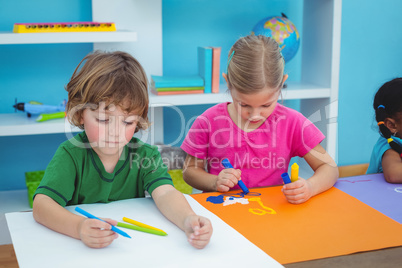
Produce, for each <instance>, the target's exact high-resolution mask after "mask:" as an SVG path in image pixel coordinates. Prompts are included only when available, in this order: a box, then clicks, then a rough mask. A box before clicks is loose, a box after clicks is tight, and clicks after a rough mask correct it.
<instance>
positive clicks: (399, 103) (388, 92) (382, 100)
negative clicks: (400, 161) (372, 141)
mask: <svg viewBox="0 0 402 268" xmlns="http://www.w3.org/2000/svg"><path fill="white" fill-rule="evenodd" d="M373 108H374V110H375V117H376V121H377V124H378V127H379V129H380V132H381V134H382V136H383V137H384V138H386V139H387V141H388V143H389V145H390V146H391V148H392V149H394V150H395V151H396V152H398V154H399V155H400V156H401V157H402V146H401V144H399V143H398V142H396V141H395V140H394V139H393V138H392V137H391V136H392V133H391V131H390V130H389V128H388V127H387V126H386V125H385V123H384V121H385V119H386V118H394V119H395V118H397V117H398V113H402V78H395V79H393V80H391V81H389V82H386V83H385V84H384V85H382V86H381V87H380V89H379V90H378V91H377V93H376V95H375V97H374V102H373Z"/></svg>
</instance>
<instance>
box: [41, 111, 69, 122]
mask: <svg viewBox="0 0 402 268" xmlns="http://www.w3.org/2000/svg"><path fill="white" fill-rule="evenodd" d="M64 117H66V113H65V112H57V113H52V114H40V115H39V116H38V118H36V122H43V121H47V120H50V119H58V118H64Z"/></svg>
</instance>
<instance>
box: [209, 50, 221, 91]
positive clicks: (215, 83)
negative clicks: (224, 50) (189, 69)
mask: <svg viewBox="0 0 402 268" xmlns="http://www.w3.org/2000/svg"><path fill="white" fill-rule="evenodd" d="M220 61H221V48H220V47H212V89H211V92H212V93H219V78H220Z"/></svg>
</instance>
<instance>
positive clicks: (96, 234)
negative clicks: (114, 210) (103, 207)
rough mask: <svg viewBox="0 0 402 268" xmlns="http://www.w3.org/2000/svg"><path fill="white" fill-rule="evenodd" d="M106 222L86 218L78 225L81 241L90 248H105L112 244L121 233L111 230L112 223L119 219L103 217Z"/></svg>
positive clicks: (114, 223)
mask: <svg viewBox="0 0 402 268" xmlns="http://www.w3.org/2000/svg"><path fill="white" fill-rule="evenodd" d="M103 220H105V221H107V222H108V223H106V222H103V221H100V220H96V219H89V218H84V219H83V220H82V221H81V223H80V225H79V226H78V233H79V234H80V238H81V241H82V242H83V243H84V244H85V245H87V246H88V247H90V248H104V247H107V246H108V245H110V244H111V243H112V242H113V240H115V239H116V238H117V237H118V236H119V235H118V234H116V233H115V232H113V231H111V230H110V229H111V228H112V226H111V225H110V224H112V225H116V224H117V221H115V220H112V219H103Z"/></svg>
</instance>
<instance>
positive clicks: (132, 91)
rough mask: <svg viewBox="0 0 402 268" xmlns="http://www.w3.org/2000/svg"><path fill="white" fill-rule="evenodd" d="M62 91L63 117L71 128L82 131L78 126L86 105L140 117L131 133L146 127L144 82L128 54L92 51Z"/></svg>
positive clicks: (142, 72)
mask: <svg viewBox="0 0 402 268" xmlns="http://www.w3.org/2000/svg"><path fill="white" fill-rule="evenodd" d="M84 62H85V63H84ZM81 65H82V68H81V69H80V67H81ZM65 89H66V90H67V92H68V102H67V106H66V113H67V117H68V120H69V121H70V123H71V124H72V125H75V126H77V127H79V128H81V129H83V128H84V126H83V125H82V124H81V123H80V122H81V117H82V113H83V111H84V109H85V108H88V105H90V106H91V109H93V110H94V108H95V109H97V108H98V106H99V103H101V102H104V103H106V106H109V105H110V104H114V105H116V106H120V107H121V109H122V110H124V111H125V112H128V113H130V112H133V111H135V112H136V113H137V115H139V116H140V117H141V118H140V121H139V122H138V124H137V129H136V131H135V132H137V131H138V130H139V129H146V128H147V127H148V124H149V122H148V103H149V98H148V80H147V77H146V74H145V71H144V69H143V68H142V66H141V64H140V63H139V62H138V61H137V60H136V59H135V58H134V57H132V56H131V55H130V54H128V53H125V52H121V51H116V52H101V51H95V52H93V53H91V54H89V55H87V56H86V57H85V58H84V59H82V61H81V62H80V63H79V64H78V66H77V68H76V69H75V71H74V73H73V75H72V77H71V79H70V82H69V83H68V84H67V86H66V88H65ZM127 104H128V105H127Z"/></svg>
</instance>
